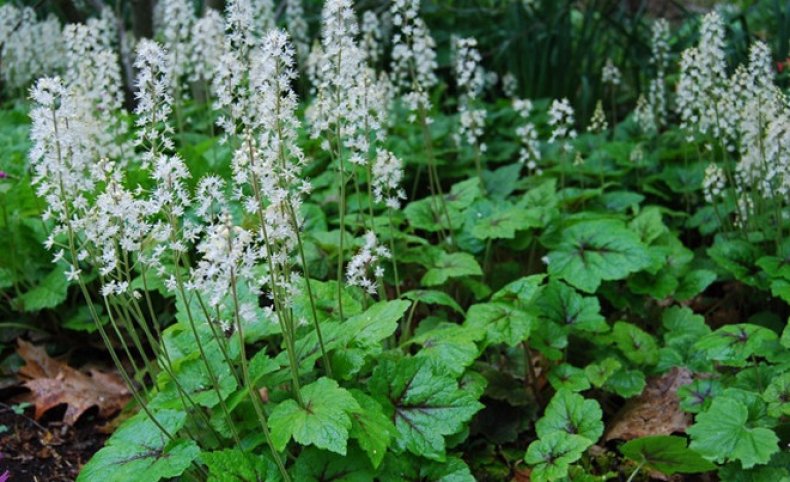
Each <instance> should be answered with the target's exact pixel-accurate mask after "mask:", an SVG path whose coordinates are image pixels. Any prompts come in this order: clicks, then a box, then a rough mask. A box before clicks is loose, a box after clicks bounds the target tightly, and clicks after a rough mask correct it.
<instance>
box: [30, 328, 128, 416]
mask: <svg viewBox="0 0 790 482" xmlns="http://www.w3.org/2000/svg"><path fill="white" fill-rule="evenodd" d="M17 353H18V354H19V356H20V357H22V359H23V360H24V361H25V365H24V366H23V367H22V368H20V369H19V374H20V375H21V376H22V377H24V378H25V381H24V383H23V385H24V386H25V387H26V388H28V389H29V390H30V391H31V397H30V398H31V402H32V403H33V404H34V406H35V415H34V417H35V418H36V419H39V418H40V417H41V416H42V415H44V413H46V412H47V411H48V410H49V409H51V408H53V407H55V406H57V405H61V404H65V405H66V413H65V414H64V415H63V423H64V424H66V425H74V423H75V422H76V421H77V419H79V418H80V416H81V415H82V414H83V413H85V411H86V410H88V409H89V408H91V407H94V406H95V407H98V409H99V415H100V416H102V417H109V416H111V415H113V414H114V413H116V412H118V411H119V410H120V409H121V408H122V407H123V406H124V405H125V404H126V402H128V401H129V398H130V393H129V390H128V389H127V388H126V385H124V383H123V381H121V379H120V378H119V377H118V376H117V375H115V374H110V373H104V372H100V371H98V370H93V369H92V370H90V375H86V374H85V373H82V372H81V371H79V370H75V369H74V368H71V367H70V366H68V365H67V364H65V363H63V362H61V361H58V360H55V359H53V358H51V357H50V356H49V355H47V352H46V351H45V350H44V349H43V348H40V347H37V346H34V345H33V344H31V343H27V342H25V341H24V340H19V346H18V348H17Z"/></svg>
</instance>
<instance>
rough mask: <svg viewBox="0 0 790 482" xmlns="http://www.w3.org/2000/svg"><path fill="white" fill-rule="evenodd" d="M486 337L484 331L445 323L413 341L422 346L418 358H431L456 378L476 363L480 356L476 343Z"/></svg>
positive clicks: (412, 340)
mask: <svg viewBox="0 0 790 482" xmlns="http://www.w3.org/2000/svg"><path fill="white" fill-rule="evenodd" d="M484 336H485V331H484V330H482V329H474V328H470V327H468V326H459V325H456V324H454V323H444V324H441V325H439V326H437V327H435V328H433V329H432V330H429V331H428V332H426V333H423V334H421V335H419V336H416V337H414V338H412V339H411V342H412V343H417V344H420V345H422V349H420V351H418V352H417V354H416V355H415V357H417V358H430V359H432V360H434V361H436V362H438V363H439V364H441V365H443V366H444V367H446V369H447V370H448V371H449V372H450V373H451V374H453V375H455V376H460V375H461V374H462V373H463V372H464V371H465V370H466V367H468V366H469V365H471V364H472V363H474V361H475V359H476V358H477V357H478V355H479V354H480V350H479V349H478V348H477V344H476V343H475V342H477V341H480V340H481V339H482V338H483V337H484Z"/></svg>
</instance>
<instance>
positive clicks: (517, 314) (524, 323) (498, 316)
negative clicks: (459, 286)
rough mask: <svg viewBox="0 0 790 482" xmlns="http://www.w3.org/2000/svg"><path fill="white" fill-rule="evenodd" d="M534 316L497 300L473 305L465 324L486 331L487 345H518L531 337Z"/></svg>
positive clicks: (467, 313)
mask: <svg viewBox="0 0 790 482" xmlns="http://www.w3.org/2000/svg"><path fill="white" fill-rule="evenodd" d="M533 321H534V316H533V315H532V314H531V313H528V312H526V311H523V310H520V309H518V308H514V307H513V306H511V305H510V304H507V303H501V302H495V303H481V304H477V305H472V306H471V307H469V310H468V311H467V312H466V321H465V322H464V326H466V327H469V328H471V329H481V330H484V331H485V333H486V345H492V344H497V343H506V344H507V345H509V346H516V345H518V344H519V343H521V342H522V341H524V340H526V339H527V338H528V337H529V333H530V330H531V329H532V324H533Z"/></svg>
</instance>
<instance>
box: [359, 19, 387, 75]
mask: <svg viewBox="0 0 790 482" xmlns="http://www.w3.org/2000/svg"><path fill="white" fill-rule="evenodd" d="M360 30H361V32H362V49H363V50H364V51H365V58H366V59H367V61H368V64H370V65H375V64H376V63H377V62H378V61H379V59H380V58H381V56H382V54H383V51H384V30H383V28H382V25H381V20H380V19H379V17H378V15H376V13H375V12H373V11H372V10H366V11H365V12H364V13H363V14H362V23H361V25H360Z"/></svg>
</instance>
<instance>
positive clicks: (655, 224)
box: [628, 206, 669, 245]
mask: <svg viewBox="0 0 790 482" xmlns="http://www.w3.org/2000/svg"><path fill="white" fill-rule="evenodd" d="M628 227H629V228H630V229H631V230H632V231H633V232H635V233H637V235H638V236H639V239H640V240H641V241H642V242H643V243H645V244H647V245H649V244H652V243H653V241H655V240H656V239H658V238H659V237H661V235H663V234H665V233H668V232H669V228H667V226H666V225H665V224H664V221H663V219H662V218H661V210H660V208H658V207H656V206H648V207H646V208H644V209H643V210H642V212H641V213H639V215H638V216H637V217H635V218H634V219H633V220H632V221H631V222H630V223H628Z"/></svg>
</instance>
